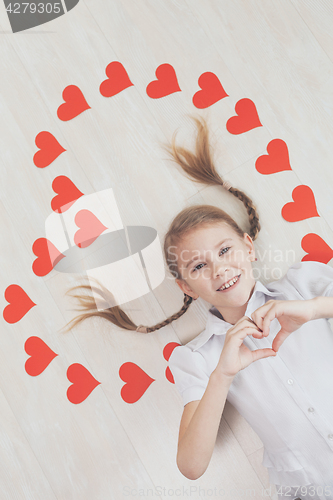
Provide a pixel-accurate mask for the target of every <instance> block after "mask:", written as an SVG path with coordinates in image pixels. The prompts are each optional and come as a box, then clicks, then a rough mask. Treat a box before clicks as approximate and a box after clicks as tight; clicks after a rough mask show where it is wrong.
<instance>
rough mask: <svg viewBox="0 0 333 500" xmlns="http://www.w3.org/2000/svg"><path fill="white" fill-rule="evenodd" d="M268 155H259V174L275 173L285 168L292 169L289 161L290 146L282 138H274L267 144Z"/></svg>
mask: <svg viewBox="0 0 333 500" xmlns="http://www.w3.org/2000/svg"><path fill="white" fill-rule="evenodd" d="M267 153H268V155H262V156H259V158H258V159H257V161H256V169H257V170H258V172H259V174H263V175H267V174H275V173H276V172H282V171H283V170H292V168H291V166H290V162H289V153H288V146H287V144H286V143H285V142H284V141H283V140H282V139H273V140H272V141H271V142H269V143H268V145H267Z"/></svg>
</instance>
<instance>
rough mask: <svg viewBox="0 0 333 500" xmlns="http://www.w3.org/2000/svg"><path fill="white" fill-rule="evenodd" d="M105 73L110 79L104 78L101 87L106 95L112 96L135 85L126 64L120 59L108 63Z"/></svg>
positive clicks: (101, 90) (101, 91)
mask: <svg viewBox="0 0 333 500" xmlns="http://www.w3.org/2000/svg"><path fill="white" fill-rule="evenodd" d="M105 73H106V76H107V77H108V79H107V80H104V82H102V83H101V85H100V87H99V91H100V93H101V94H102V96H104V97H112V96H114V95H116V94H119V92H121V91H122V90H125V89H127V88H128V87H131V86H132V85H133V83H132V82H131V80H130V79H129V77H128V74H127V72H126V70H125V68H124V66H123V65H122V64H121V63H120V62H118V61H113V62H111V63H110V64H108V65H107V67H106V70H105Z"/></svg>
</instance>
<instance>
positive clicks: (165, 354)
mask: <svg viewBox="0 0 333 500" xmlns="http://www.w3.org/2000/svg"><path fill="white" fill-rule="evenodd" d="M179 345H181V344H179V343H178V342H169V343H168V344H167V345H166V346H165V347H164V349H163V357H164V359H166V360H167V361H169V358H170V356H171V353H172V351H173V350H174V349H175V347H177V346H179ZM165 376H166V378H167V380H169V382H171V383H172V384H174V383H175V381H174V378H173V375H172V373H171V370H170V368H169V367H168V366H167V367H166V370H165Z"/></svg>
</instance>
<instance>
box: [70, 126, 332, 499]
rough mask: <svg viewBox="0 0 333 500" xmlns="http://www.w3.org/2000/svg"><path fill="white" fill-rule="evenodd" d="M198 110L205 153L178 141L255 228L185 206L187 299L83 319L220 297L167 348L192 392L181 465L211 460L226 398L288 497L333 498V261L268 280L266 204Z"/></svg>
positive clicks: (174, 270)
mask: <svg viewBox="0 0 333 500" xmlns="http://www.w3.org/2000/svg"><path fill="white" fill-rule="evenodd" d="M195 120H196V124H197V128H198V135H197V141H196V151H195V153H192V152H190V151H188V150H186V149H184V148H180V147H176V146H175V144H174V141H173V142H172V147H171V148H170V149H169V151H170V153H171V154H172V155H173V158H174V159H175V160H176V161H177V162H178V163H179V165H181V167H182V168H183V170H184V171H185V172H186V173H187V174H188V175H189V176H191V177H192V179H194V180H195V181H199V182H201V183H206V184H207V185H214V184H215V185H220V186H221V188H226V189H228V190H229V192H230V193H232V194H233V195H234V196H236V197H237V198H238V199H239V200H240V201H241V202H242V203H243V204H244V207H245V209H246V210H247V213H248V216H249V223H250V230H249V234H248V233H246V232H244V231H243V230H242V229H241V228H240V227H239V226H238V225H237V224H236V222H235V221H234V220H233V219H232V218H231V216H230V215H228V214H227V213H226V212H225V211H223V210H221V209H219V208H217V207H214V206H210V205H196V206H193V207H188V208H185V209H184V210H182V211H181V212H180V213H179V214H178V215H177V216H176V217H175V218H174V220H173V221H172V222H171V225H170V227H169V230H168V232H167V234H166V236H165V240H164V253H165V259H166V262H167V265H168V267H169V270H170V272H171V274H172V275H173V276H174V277H175V279H176V283H177V285H178V286H179V287H180V288H181V290H182V291H183V292H184V304H183V307H182V308H181V309H180V311H179V312H178V313H176V314H174V315H173V316H171V317H170V318H168V319H166V320H165V321H163V322H161V323H159V324H157V325H155V326H152V327H143V326H141V325H140V326H139V327H138V326H137V325H135V324H134V323H133V322H132V320H131V319H130V318H129V317H128V316H127V314H126V313H125V312H124V311H122V310H121V309H120V307H118V306H115V307H112V308H110V309H108V310H106V311H103V312H102V313H101V312H97V311H96V312H93V313H87V314H85V315H83V316H81V317H80V318H79V319H78V320H77V321H76V323H77V322H78V321H81V320H82V319H84V318H86V317H89V316H92V315H101V316H103V317H105V318H106V319H108V320H109V321H111V322H112V323H114V324H116V325H118V326H119V327H120V328H125V329H128V330H137V331H140V332H145V333H149V332H153V331H155V330H157V329H159V328H162V327H163V326H165V325H167V324H169V323H171V322H172V321H174V320H176V319H177V318H179V317H180V316H182V315H183V314H184V313H185V312H186V311H187V310H188V308H189V306H190V304H191V303H192V301H193V300H197V299H198V298H199V297H201V298H202V299H204V300H205V301H207V302H208V303H210V304H211V305H212V307H211V309H210V310H209V312H208V317H207V324H206V329H205V330H204V331H203V332H202V333H200V334H199V335H198V336H197V337H195V338H194V339H193V340H192V341H190V342H188V343H187V344H185V345H181V346H177V347H176V348H175V349H174V350H173V352H172V354H171V356H170V359H169V367H170V369H171V372H172V374H173V377H174V381H175V386H176V388H177V389H178V391H179V392H180V394H181V396H182V399H183V403H184V410H183V415H182V418H181V422H180V429H179V439H178V451H177V465H178V468H179V470H180V472H181V473H182V474H183V475H184V476H186V477H187V478H189V479H197V478H199V477H200V476H201V475H202V474H203V473H204V472H205V470H206V469H207V467H208V465H209V462H210V459H211V456H212V453H213V450H214V445H215V441H216V437H217V432H218V428H219V424H220V419H221V416H222V412H223V409H224V406H225V402H226V399H227V400H228V401H229V402H230V403H231V404H232V405H233V406H234V407H235V408H236V409H237V410H238V412H239V413H240V414H241V415H242V416H243V417H244V418H245V419H246V420H247V422H248V423H249V424H250V425H251V426H252V428H253V429H254V431H255V432H256V433H257V434H258V436H259V437H260V439H261V440H262V442H263V444H264V457H263V462H262V463H263V465H264V466H266V467H267V469H268V472H269V478H270V481H271V482H272V483H273V484H275V485H276V488H277V491H278V494H279V498H288V499H291V500H292V499H294V498H296V497H297V498H301V499H302V500H304V499H306V500H308V499H312V500H324V499H325V500H328V499H333V332H332V330H331V328H330V324H329V321H328V318H332V317H333V268H332V267H331V266H330V265H328V264H323V263H321V262H315V261H304V262H299V263H295V264H293V265H292V266H291V267H290V268H289V269H288V271H287V273H286V275H285V276H284V277H283V278H281V279H279V280H278V281H273V282H271V283H269V284H266V285H264V284H263V283H261V281H259V280H255V279H254V277H253V272H252V271H253V269H252V262H254V261H255V260H256V257H255V248H254V244H253V241H254V240H255V239H256V237H257V235H258V233H259V231H260V224H259V217H258V213H257V211H256V208H255V206H254V204H253V202H252V201H251V199H250V198H249V197H248V196H247V195H246V194H245V193H244V192H243V191H240V190H239V189H236V188H233V187H231V186H230V184H228V183H226V182H224V181H223V180H222V179H221V177H220V176H219V174H218V173H217V171H216V169H215V167H214V165H213V162H212V159H211V156H210V152H209V143H208V130H207V125H206V123H205V122H204V120H202V119H201V120H198V119H195ZM75 288H79V287H75ZM85 304H86V303H85ZM89 308H91V309H93V308H94V300H93V299H92V300H91V302H90V303H89V306H86V309H89ZM76 323H75V324H76Z"/></svg>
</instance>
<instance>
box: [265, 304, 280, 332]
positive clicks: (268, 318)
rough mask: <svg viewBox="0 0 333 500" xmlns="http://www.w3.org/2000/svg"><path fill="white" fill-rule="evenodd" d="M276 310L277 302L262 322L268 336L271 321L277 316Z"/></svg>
mask: <svg viewBox="0 0 333 500" xmlns="http://www.w3.org/2000/svg"><path fill="white" fill-rule="evenodd" d="M276 312H277V306H276V304H273V305H272V306H271V308H270V309H269V310H268V311H267V312H266V314H265V315H264V320H263V322H262V330H263V332H264V335H265V336H266V337H267V336H268V335H269V328H270V324H271V321H272V320H273V319H274V318H275V317H276Z"/></svg>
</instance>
